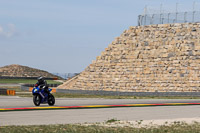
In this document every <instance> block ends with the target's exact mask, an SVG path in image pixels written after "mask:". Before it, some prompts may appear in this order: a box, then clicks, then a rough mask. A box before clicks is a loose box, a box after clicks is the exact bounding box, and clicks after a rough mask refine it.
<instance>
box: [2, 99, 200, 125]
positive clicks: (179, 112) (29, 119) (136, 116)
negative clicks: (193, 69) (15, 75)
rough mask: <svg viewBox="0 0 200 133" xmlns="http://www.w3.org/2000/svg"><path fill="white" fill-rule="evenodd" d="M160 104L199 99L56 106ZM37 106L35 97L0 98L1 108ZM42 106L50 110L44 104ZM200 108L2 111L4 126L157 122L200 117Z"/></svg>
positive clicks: (59, 102) (99, 101)
mask: <svg viewBox="0 0 200 133" xmlns="http://www.w3.org/2000/svg"><path fill="white" fill-rule="evenodd" d="M155 103H156V104H159V103H200V100H198V99H88V98H57V99H56V104H55V107H56V106H84V105H121V104H155ZM23 107H35V106H34V104H33V102H32V98H20V97H17V96H0V108H23ZM41 107H48V105H47V104H42V105H41ZM199 112H200V105H189V106H152V107H123V108H122V107H119V108H90V109H70V110H32V111H10V112H9V111H8V112H0V126H1V125H41V124H69V123H85V122H88V123H93V122H103V121H106V120H108V119H112V118H115V119H118V120H127V121H135V120H158V119H174V118H194V117H196V118H197V117H200V114H199Z"/></svg>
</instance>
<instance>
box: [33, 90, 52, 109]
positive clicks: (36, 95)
mask: <svg viewBox="0 0 200 133" xmlns="http://www.w3.org/2000/svg"><path fill="white" fill-rule="evenodd" d="M51 91H52V89H50V88H48V92H49V93H48V92H45V90H44V89H40V88H39V87H34V88H33V90H32V94H33V103H34V104H35V106H40V104H41V103H48V104H49V106H53V105H54V104H55V98H54V96H53V95H52V94H51V93H50V92H51Z"/></svg>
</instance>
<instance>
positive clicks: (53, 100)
mask: <svg viewBox="0 0 200 133" xmlns="http://www.w3.org/2000/svg"><path fill="white" fill-rule="evenodd" d="M48 104H49V106H53V105H54V104H55V98H54V96H53V95H52V94H49V97H48Z"/></svg>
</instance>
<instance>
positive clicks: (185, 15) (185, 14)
mask: <svg viewBox="0 0 200 133" xmlns="http://www.w3.org/2000/svg"><path fill="white" fill-rule="evenodd" d="M186 17H187V12H185V13H184V22H185V23H187V20H186V19H187V18H186Z"/></svg>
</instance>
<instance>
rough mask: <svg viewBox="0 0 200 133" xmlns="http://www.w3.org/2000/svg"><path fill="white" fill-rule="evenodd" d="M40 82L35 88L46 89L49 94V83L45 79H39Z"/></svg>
mask: <svg viewBox="0 0 200 133" xmlns="http://www.w3.org/2000/svg"><path fill="white" fill-rule="evenodd" d="M37 80H38V82H37V83H36V84H35V87H39V88H40V89H44V91H45V92H47V93H49V91H48V85H47V82H46V81H45V80H44V78H43V77H39V78H38V79H37Z"/></svg>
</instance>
